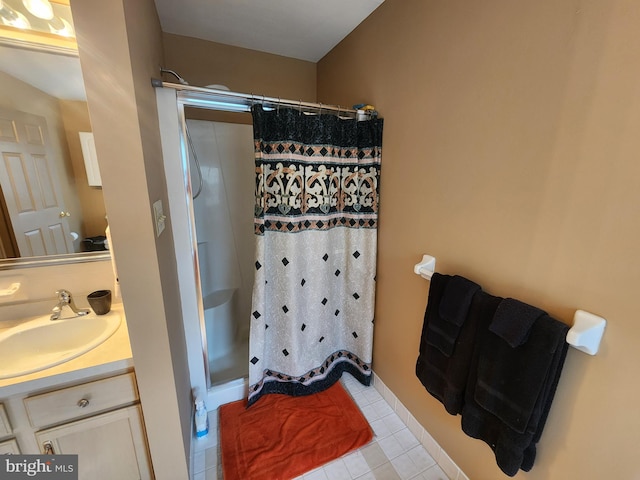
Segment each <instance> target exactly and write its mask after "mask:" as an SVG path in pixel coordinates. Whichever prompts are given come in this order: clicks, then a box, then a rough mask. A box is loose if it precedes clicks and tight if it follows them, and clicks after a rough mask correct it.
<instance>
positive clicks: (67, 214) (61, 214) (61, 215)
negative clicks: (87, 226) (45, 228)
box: [59, 212, 71, 218]
mask: <svg viewBox="0 0 640 480" xmlns="http://www.w3.org/2000/svg"><path fill="white" fill-rule="evenodd" d="M70 216H71V214H70V213H69V212H60V215H59V217H60V218H64V217H70Z"/></svg>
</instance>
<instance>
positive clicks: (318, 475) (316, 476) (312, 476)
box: [304, 468, 330, 480]
mask: <svg viewBox="0 0 640 480" xmlns="http://www.w3.org/2000/svg"><path fill="white" fill-rule="evenodd" d="M304 480H330V479H329V478H327V475H326V474H325V473H324V470H323V469H322V468H317V469H315V470H313V471H311V472H309V473H306V474H305V475H304Z"/></svg>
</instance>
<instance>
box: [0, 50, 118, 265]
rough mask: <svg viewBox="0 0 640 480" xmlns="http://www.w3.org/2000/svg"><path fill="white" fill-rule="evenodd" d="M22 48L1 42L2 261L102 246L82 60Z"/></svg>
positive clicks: (101, 219) (102, 224)
mask: <svg viewBox="0 0 640 480" xmlns="http://www.w3.org/2000/svg"><path fill="white" fill-rule="evenodd" d="M22 47H23V46H21V47H16V45H13V44H7V43H5V42H3V41H2V39H0V84H1V85H2V88H1V89H0V155H1V156H2V157H1V159H0V160H1V161H0V188H1V191H2V198H1V199H0V258H17V257H34V256H38V257H39V256H47V257H48V256H51V255H68V254H78V253H83V252H96V251H103V250H105V248H106V245H105V237H104V235H105V228H106V227H107V221H106V211H105V207H104V200H103V196H102V188H101V187H100V186H95V185H90V182H89V180H88V177H87V169H86V167H85V155H84V154H83V148H82V145H81V135H80V133H81V132H91V131H92V130H91V123H90V119H89V112H88V109H87V103H86V97H85V93H84V84H83V81H82V73H81V70H80V62H79V59H78V57H77V54H76V53H74V52H72V51H69V50H68V49H59V48H57V49H46V48H45V49H42V48H37V49H34V48H32V47H30V48H22ZM85 137H86V136H85ZM91 183H93V184H94V183H95V181H92V182H91ZM0 262H2V260H0Z"/></svg>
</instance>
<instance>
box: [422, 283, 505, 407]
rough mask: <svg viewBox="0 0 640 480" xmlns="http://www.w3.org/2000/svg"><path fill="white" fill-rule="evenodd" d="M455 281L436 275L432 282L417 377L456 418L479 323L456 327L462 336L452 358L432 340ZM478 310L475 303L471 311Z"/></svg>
mask: <svg viewBox="0 0 640 480" xmlns="http://www.w3.org/2000/svg"><path fill="white" fill-rule="evenodd" d="M454 278H455V277H453V278H452V277H450V276H447V275H440V274H437V273H436V274H434V276H433V277H432V279H431V286H430V288H429V299H428V303H427V309H426V312H425V317H424V324H423V327H422V338H421V341H420V354H419V356H418V361H417V362H416V375H417V377H418V378H419V379H420V381H421V382H422V384H423V385H424V386H425V388H426V389H427V391H428V392H429V393H430V394H431V395H433V396H434V397H435V398H437V399H438V400H440V401H441V402H442V404H443V405H444V407H445V409H446V410H447V412H449V413H450V414H451V415H456V414H458V413H460V412H461V411H462V403H463V399H464V390H465V387H466V383H467V377H468V374H469V365H470V358H471V354H472V353H473V347H474V344H475V337H476V327H477V324H476V322H471V321H468V320H467V321H465V322H464V323H463V324H462V326H461V327H456V328H457V329H458V333H457V336H456V340H455V343H454V344H453V345H452V349H451V354H450V355H445V354H444V353H443V352H442V351H441V349H440V348H437V347H435V346H434V345H433V344H432V342H430V341H428V339H432V338H433V334H434V330H433V328H432V327H433V326H432V325H431V322H432V321H435V322H436V323H437V322H439V321H441V319H440V312H441V311H442V309H441V305H442V303H441V300H442V299H443V295H444V294H445V292H446V291H447V289H448V288H449V286H450V285H451V282H453V279H454ZM474 285H475V284H474ZM476 290H478V289H476ZM496 305H497V304H496ZM474 308H476V307H475V306H474V303H473V302H471V304H470V306H468V307H467V309H468V310H469V312H471V310H473V309H474ZM494 310H495V309H494ZM465 316H466V315H465ZM469 317H470V318H478V315H473V316H472V315H471V314H470V313H469ZM444 323H448V322H444ZM451 325H453V324H451Z"/></svg>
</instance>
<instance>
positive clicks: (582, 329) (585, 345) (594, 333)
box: [567, 310, 607, 355]
mask: <svg viewBox="0 0 640 480" xmlns="http://www.w3.org/2000/svg"><path fill="white" fill-rule="evenodd" d="M606 325H607V321H606V320H605V319H604V318H602V317H599V316H597V315H594V314H593V313H589V312H585V311H584V310H576V313H575V314H574V315H573V327H571V329H570V330H569V332H568V333H567V343H568V344H569V345H571V346H572V347H574V348H577V349H578V350H580V351H581V352H584V353H588V354H589V355H595V354H596V353H598V349H599V348H600V341H601V340H602V335H603V334H604V328H605V326H606Z"/></svg>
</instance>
